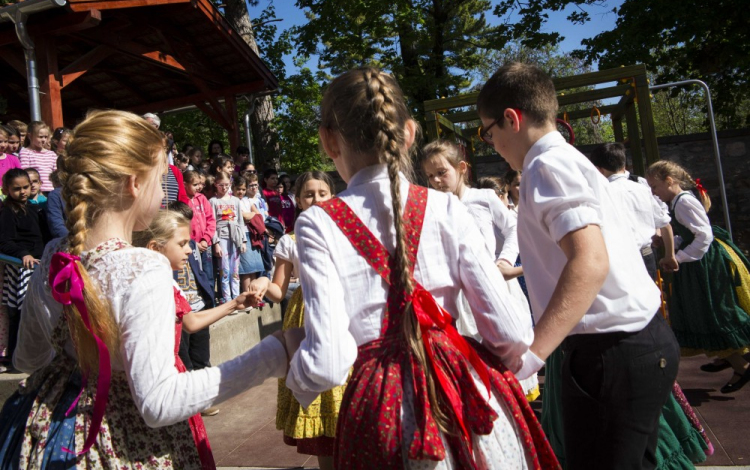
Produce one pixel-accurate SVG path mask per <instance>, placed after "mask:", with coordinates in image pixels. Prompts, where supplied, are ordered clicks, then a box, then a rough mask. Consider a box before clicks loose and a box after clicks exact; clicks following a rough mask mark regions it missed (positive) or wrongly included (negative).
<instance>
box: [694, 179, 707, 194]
mask: <svg viewBox="0 0 750 470" xmlns="http://www.w3.org/2000/svg"><path fill="white" fill-rule="evenodd" d="M695 189H697V190H698V194H700V195H701V196H703V195H704V194H706V193H707V192H708V191H706V188H705V187H703V184H701V179H700V178H695Z"/></svg>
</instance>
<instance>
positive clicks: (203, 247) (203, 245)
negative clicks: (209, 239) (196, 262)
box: [198, 240, 208, 253]
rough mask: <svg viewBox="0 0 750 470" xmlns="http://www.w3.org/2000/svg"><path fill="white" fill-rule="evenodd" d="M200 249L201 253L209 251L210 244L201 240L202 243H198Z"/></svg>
mask: <svg viewBox="0 0 750 470" xmlns="http://www.w3.org/2000/svg"><path fill="white" fill-rule="evenodd" d="M198 249H199V250H200V252H201V253H203V252H204V251H206V250H208V243H206V240H201V241H200V243H198Z"/></svg>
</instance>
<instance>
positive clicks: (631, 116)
mask: <svg viewBox="0 0 750 470" xmlns="http://www.w3.org/2000/svg"><path fill="white" fill-rule="evenodd" d="M625 122H626V123H627V125H628V127H627V130H628V141H629V142H630V153H631V154H632V155H633V173H635V174H636V175H640V176H643V175H645V174H646V168H645V167H644V166H643V152H642V151H641V136H640V133H639V132H638V116H636V114H635V104H633V103H628V105H627V108H626V109H625Z"/></svg>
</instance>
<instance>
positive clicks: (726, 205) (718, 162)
mask: <svg viewBox="0 0 750 470" xmlns="http://www.w3.org/2000/svg"><path fill="white" fill-rule="evenodd" d="M682 85H699V86H701V87H702V88H703V90H704V91H705V92H706V103H707V104H708V121H709V123H710V124H711V140H713V143H714V158H715V160H716V171H717V172H718V174H719V188H720V190H721V202H722V205H723V206H724V224H725V225H726V226H727V232H728V233H729V240H732V224H731V222H730V221H729V203H728V202H727V188H726V186H725V185H724V171H723V170H722V168H721V156H720V155H719V137H718V135H717V134H716V122H715V120H714V107H713V104H712V103H711V90H709V88H708V85H706V83H705V82H703V81H701V80H682V81H680V82H673V83H664V84H662V85H654V86H651V87H649V89H650V90H660V89H662V88H668V87H674V86H682Z"/></svg>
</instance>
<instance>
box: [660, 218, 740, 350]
mask: <svg viewBox="0 0 750 470" xmlns="http://www.w3.org/2000/svg"><path fill="white" fill-rule="evenodd" d="M713 230H714V241H713V242H712V243H711V246H710V247H709V249H708V252H706V254H705V255H704V256H703V258H701V259H700V260H698V261H692V262H689V263H683V264H680V269H679V271H677V272H676V273H674V276H673V277H672V286H671V287H672V289H671V290H672V292H671V296H670V298H669V319H670V323H671V326H672V330H673V331H674V334H675V336H676V337H677V341H678V342H679V343H680V347H681V348H682V353H683V355H697V354H708V355H712V356H720V357H726V356H728V355H730V354H732V353H740V354H744V353H746V352H748V349H747V348H748V346H750V315H748V310H747V309H748V308H750V306H748V303H750V301H748V299H750V276H749V275H748V261H747V259H746V258H745V257H744V256H743V255H742V254H741V252H740V251H739V249H738V248H737V247H736V246H735V245H734V244H732V242H730V241H729V240H728V237H727V233H726V232H725V231H724V230H722V229H721V228H719V227H713Z"/></svg>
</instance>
